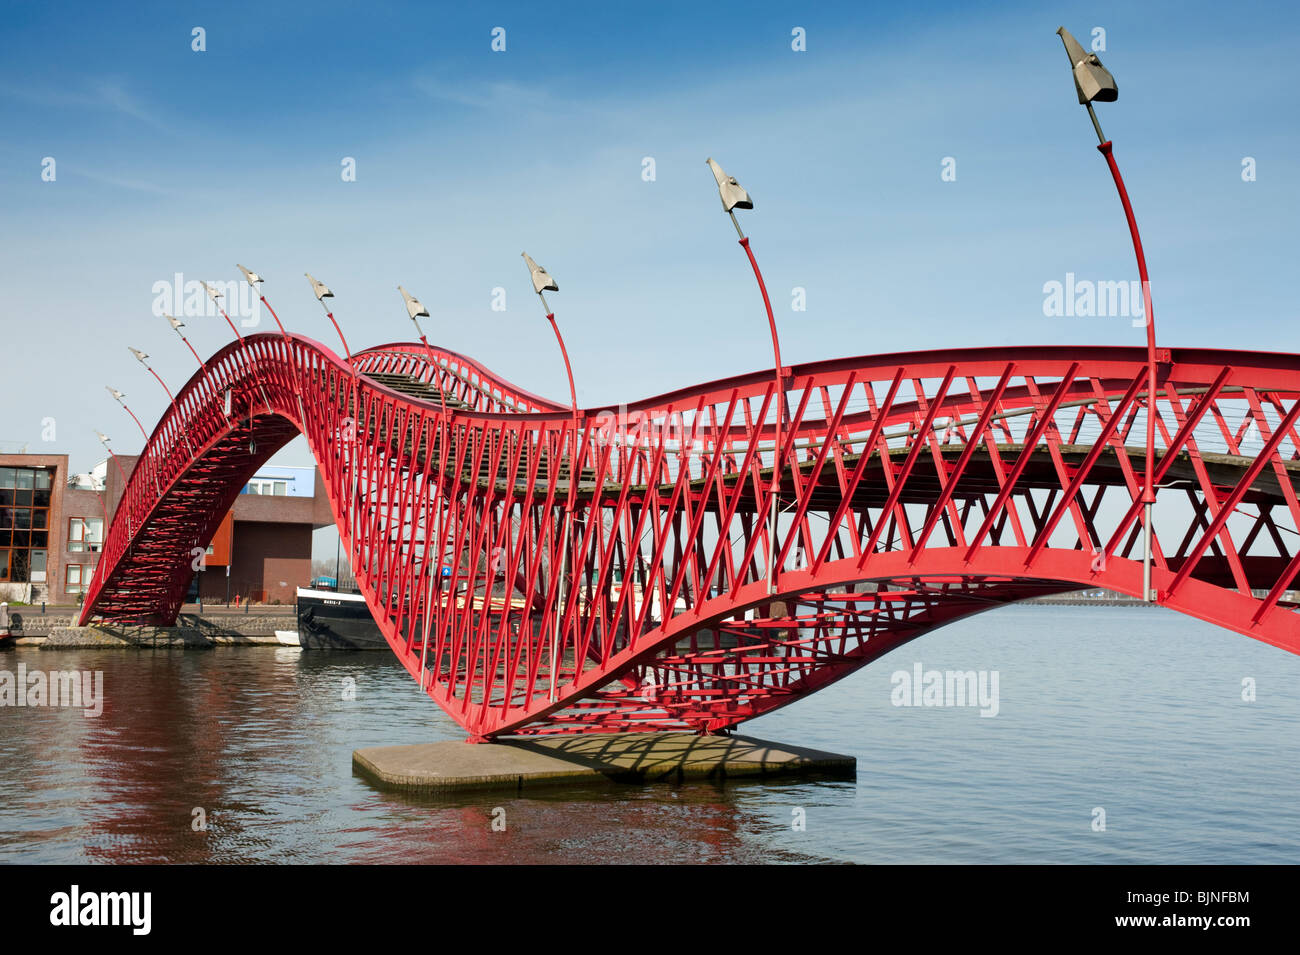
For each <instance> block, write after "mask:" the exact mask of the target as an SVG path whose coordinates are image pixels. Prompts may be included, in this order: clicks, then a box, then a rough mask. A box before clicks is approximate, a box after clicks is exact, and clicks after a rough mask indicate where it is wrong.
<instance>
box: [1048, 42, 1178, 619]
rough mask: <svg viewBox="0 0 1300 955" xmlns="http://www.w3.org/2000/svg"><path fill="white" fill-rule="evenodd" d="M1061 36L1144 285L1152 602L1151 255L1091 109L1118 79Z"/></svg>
mask: <svg viewBox="0 0 1300 955" xmlns="http://www.w3.org/2000/svg"><path fill="white" fill-rule="evenodd" d="M1056 32H1057V35H1059V36H1060V38H1061V42H1062V43H1063V44H1065V53H1066V55H1067V56H1068V57H1069V58H1070V67H1071V70H1072V72H1073V74H1074V90H1075V92H1076V93H1077V94H1078V96H1079V103H1080V105H1082V106H1085V107H1087V109H1088V118H1089V119H1091V120H1092V128H1093V129H1094V130H1096V132H1097V143H1098V145H1097V150H1098V151H1099V152H1100V153H1101V154H1102V155H1103V156H1104V157H1105V158H1106V165H1107V166H1108V167H1109V168H1110V174H1111V178H1113V179H1114V180H1115V190H1116V191H1117V192H1118V193H1119V201H1120V204H1121V205H1123V207H1124V218H1125V219H1127V220H1128V231H1129V236H1130V237H1131V238H1132V240H1133V252H1134V255H1136V257H1137V267H1138V278H1139V279H1140V280H1141V282H1142V307H1143V308H1144V309H1145V312H1144V314H1145V315H1146V332H1147V422H1146V424H1147V427H1146V466H1145V467H1144V468H1143V479H1142V599H1143V600H1145V601H1148V602H1150V601H1153V600H1155V599H1156V595H1154V594H1152V592H1151V547H1152V534H1151V508H1152V505H1153V504H1155V500H1156V489H1155V480H1154V478H1153V472H1154V468H1155V434H1156V430H1155V429H1156V425H1155V420H1156V317H1155V313H1154V312H1153V311H1152V308H1151V280H1150V278H1149V277H1148V276H1147V260H1146V255H1145V253H1143V251H1142V236H1141V235H1139V234H1138V227H1137V219H1136V218H1134V216H1133V206H1132V204H1131V203H1130V202H1129V198H1128V190H1127V189H1125V188H1124V180H1123V178H1122V177H1121V176H1120V174H1119V166H1118V165H1117V164H1116V162H1115V156H1114V155H1113V153H1112V152H1111V142H1110V140H1109V139H1107V138H1106V136H1105V134H1104V133H1102V131H1101V123H1100V122H1098V120H1097V113H1096V111H1095V110H1094V109H1093V108H1092V104H1093V103H1094V102H1097V103H1113V102H1115V101H1116V100H1117V99H1119V88H1118V87H1117V86H1116V85H1115V77H1113V76H1111V75H1110V72H1109V71H1108V70H1107V69H1106V68H1105V67H1104V66H1102V65H1101V60H1099V59H1098V58H1097V54H1096V53H1089V52H1087V51H1085V50H1084V49H1083V47H1082V46H1080V45H1079V41H1078V40H1076V39H1075V38H1074V37H1073V36H1071V35H1070V32H1069V31H1068V30H1066V29H1065V27H1060V28H1058V29H1057V31H1056Z"/></svg>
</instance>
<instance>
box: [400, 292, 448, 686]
mask: <svg viewBox="0 0 1300 955" xmlns="http://www.w3.org/2000/svg"><path fill="white" fill-rule="evenodd" d="M397 291H399V292H401V293H402V301H403V302H404V303H405V304H406V314H407V316H408V317H409V318H410V319H411V321H412V322H413V323H414V324H415V332H416V334H417V335H419V336H420V342H421V344H423V345H424V351H425V354H426V355H427V356H428V358H429V364H430V366H431V368H432V369H434V371H436V372H441V370H442V365H441V363H440V362H439V361H438V360H437V358H436V357H435V356H434V354H433V347H432V346H431V345H430V344H429V339H428V338H426V337H425V334H424V329H423V328H421V327H420V316H423V317H425V318H430V317H431V316H430V315H429V310H428V309H427V308H425V307H424V304H423V303H422V302H421V301H420V300H419V299H418V298H416V297H415V296H414V295H412V294H411V293H410V292H408V291H407V290H406V289H404V288H402V286H400V285H399V286H397ZM434 371H431V372H430V383H432V375H433V374H434ZM437 387H438V398H439V400H440V402H441V404H442V428H443V431H442V434H443V439H442V442H441V443H440V445H439V454H438V487H439V489H441V488H442V485H443V481H444V479H445V476H446V473H447V454H448V450H449V448H450V442H451V414H450V413H449V412H448V410H447V393H446V391H445V390H444V388H443V387H442V382H441V380H440V381H439V382H438V385H437ZM442 515H443V508H441V507H440V508H438V528H437V531H436V534H437V555H436V557H435V558H434V560H433V561H432V562H429V560H428V556H426V558H425V560H426V565H427V566H428V567H429V583H428V585H427V588H426V594H425V602H424V606H425V614H424V640H423V642H422V643H421V645H420V687H421V688H423V687H424V673H425V667H426V662H427V660H428V655H429V636H430V633H431V630H432V626H433V614H432V608H433V606H434V599H433V588H434V585H435V583H436V584H437V587H438V602H437V606H438V618H439V619H438V629H439V631H441V629H442V561H443V557H444V556H445V549H446V542H447V524H446V521H445V519H444V518H443V516H442ZM425 533H426V534H428V533H429V528H428V527H426V528H425ZM427 550H428V553H429V554H432V553H433V552H434V542H433V538H432V536H430V538H429V540H428V541H427Z"/></svg>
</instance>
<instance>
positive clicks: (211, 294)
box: [199, 278, 280, 453]
mask: <svg viewBox="0 0 1300 955" xmlns="http://www.w3.org/2000/svg"><path fill="white" fill-rule="evenodd" d="M258 281H259V282H260V281H261V279H260V278H259V279H258ZM199 284H200V285H202V286H203V290H204V291H205V292H207V293H208V298H210V299H212V304H213V305H215V306H217V311H218V312H220V313H221V317H222V318H224V319H225V320H226V324H227V325H229V326H230V330H231V331H232V332H234V333H235V338H237V339H238V340H239V344H241V345H242V344H244V336H243V335H241V334H240V333H239V328H238V327H237V326H236V325H235V323H234V322H232V321H231V320H230V316H229V315H227V314H226V310H225V309H224V308H222V306H221V293H220V292H218V291H217V290H216V289H214V288H213V287H212V286H211V285H209V284H208V283H207V282H200V283H199ZM253 288H254V289H255V290H256V288H257V286H256V285H254V286H253ZM279 321H280V320H279V319H278V318H277V319H276V323H277V324H278V323H279ZM257 390H258V392H259V393H260V394H261V395H262V403H263V404H264V405H265V406H266V413H267V414H270V413H271V399H270V398H268V397H267V396H266V389H265V388H263V387H262V381H261V379H260V378H259V379H258V381H257ZM248 429H249V432H250V434H251V432H252V430H253V409H252V407H249V409H248ZM252 450H253V443H252V438H251V437H250V439H249V452H250V453H252Z"/></svg>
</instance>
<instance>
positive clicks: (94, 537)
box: [68, 517, 104, 554]
mask: <svg viewBox="0 0 1300 955" xmlns="http://www.w3.org/2000/svg"><path fill="white" fill-rule="evenodd" d="M103 548H104V519H103V518H101V517H70V518H68V551H69V552H70V553H73V554H80V553H83V552H89V553H91V554H98V553H99V552H100V551H101V550H103Z"/></svg>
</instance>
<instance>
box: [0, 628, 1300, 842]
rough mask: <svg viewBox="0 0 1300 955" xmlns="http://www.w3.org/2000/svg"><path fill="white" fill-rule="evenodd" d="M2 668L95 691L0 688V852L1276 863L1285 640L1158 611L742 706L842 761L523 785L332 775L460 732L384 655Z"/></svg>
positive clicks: (1295, 760) (1289, 793) (758, 731)
mask: <svg viewBox="0 0 1300 955" xmlns="http://www.w3.org/2000/svg"><path fill="white" fill-rule="evenodd" d="M20 664H23V665H24V666H25V668H26V670H28V671H34V670H41V671H44V672H48V671H50V670H55V669H58V670H65V671H66V670H70V669H87V670H99V671H102V673H103V686H104V696H105V700H106V702H105V704H104V708H103V712H102V714H101V715H99V716H98V717H90V716H87V715H85V714H84V713H83V712H81V711H77V710H70V709H65V708H54V707H48V706H46V707H40V708H32V707H24V708H16V707H8V706H5V707H0V862H72V863H78V862H92V863H93V862H104V863H118V862H326V863H350V862H363V863H416V862H431V863H459V862H470V863H520V862H523V863H589V862H618V863H627V862H632V863H635V862H642V863H674V864H680V863H702V862H810V861H811V862H822V861H825V862H887V863H903V862H919V863H933V862H972V863H985V862H1087V863H1165V862H1179V863H1240V862H1251V863H1254V862H1274V863H1279V862H1280V863H1295V862H1300V802H1298V801H1297V800H1296V799H1295V798H1294V794H1295V793H1296V791H1297V788H1298V786H1297V784H1298V783H1300V734H1297V732H1296V729H1297V726H1300V657H1295V656H1292V655H1290V654H1288V653H1286V652H1284V651H1282V650H1278V649H1275V648H1272V647H1268V646H1265V645H1263V644H1260V643H1258V642H1256V641H1253V640H1249V639H1247V638H1245V637H1240V636H1237V635H1235V634H1232V633H1228V632H1226V631H1223V630H1219V629H1217V628H1215V627H1212V626H1210V625H1208V624H1203V623H1199V622H1197V621H1193V620H1190V619H1187V618H1184V617H1180V616H1177V615H1175V614H1173V613H1170V612H1167V611H1163V610H1155V609H1147V608H1141V607H1127V608H1090V607H1049V606H1041V605H1040V606H1021V607H1008V608H1003V609H1001V610H997V611H993V612H990V613H986V614H983V615H981V616H978V617H974V618H971V619H969V620H966V621H963V622H960V623H957V624H954V625H952V626H949V627H946V628H944V629H941V630H939V631H936V632H935V633H933V634H931V635H929V636H927V637H923V638H921V639H920V640H917V641H914V642H913V643H912V644H910V645H907V646H904V647H902V648H901V649H899V650H897V651H895V652H894V653H893V654H891V655H889V656H886V657H885V658H884V659H882V660H880V661H877V662H876V663H875V664H873V665H872V666H870V667H868V668H867V669H866V670H864V671H861V672H859V673H857V674H856V675H854V676H852V677H850V678H848V679H846V680H843V681H841V682H840V683H838V684H836V685H834V686H832V687H829V688H828V689H826V690H824V691H822V692H820V693H818V694H816V695H815V696H812V697H810V698H809V699H807V700H804V701H802V702H800V703H797V704H795V705H793V706H790V707H787V708H786V709H784V710H781V711H778V712H776V713H773V714H771V715H769V716H766V717H763V718H761V719H759V720H756V721H754V722H752V723H750V724H748V726H747V727H746V728H745V730H744V732H745V733H747V734H748V735H751V736H757V737H760V738H765V739H773V740H780V741H783V742H791V743H799V744H803V745H807V746H813V747H817V748H821V749H829V750H833V751H836V752H841V753H850V754H852V755H854V756H856V757H857V759H858V770H857V778H856V780H833V779H827V780H807V781H795V782H769V783H755V782H747V783H732V784H725V785H713V784H707V783H690V784H682V785H662V784H660V785H649V786H613V785H606V786H598V787H591V788H587V789H582V790H577V791H574V790H563V791H550V792H546V791H539V792H538V793H537V794H534V795H530V796H528V797H526V798H520V797H517V796H514V795H511V796H504V795H499V794H476V795H473V796H463V797H459V798H457V799H454V800H450V801H449V800H432V799H413V798H408V797H403V796H399V795H393V794H389V793H383V792H380V791H377V790H375V789H373V788H372V787H371V786H370V785H369V784H367V783H366V782H365V781H364V780H362V779H361V778H359V777H355V776H353V774H352V769H351V753H352V750H353V749H354V748H357V747H363V746H376V745H384V744H397V743H415V742H425V741H429V740H438V739H460V738H463V736H464V734H463V733H462V732H460V731H459V730H458V729H457V727H456V726H455V725H454V724H453V723H452V722H451V721H450V720H449V719H447V718H446V717H444V716H442V715H441V713H440V711H439V710H438V709H437V707H436V706H435V705H434V704H433V703H432V702H430V701H429V700H427V699H423V698H421V697H420V695H419V694H418V693H417V691H416V689H415V686H414V684H413V682H412V681H411V679H410V678H409V677H408V676H407V675H406V673H405V672H404V671H403V670H402V669H401V667H400V666H399V665H398V664H397V662H396V660H394V659H392V658H390V657H389V656H388V655H387V654H341V653H311V652H309V653H303V652H300V651H297V650H289V649H277V648H229V649H219V650H212V651H208V652H196V651H188V652H186V651H168V650H159V651H141V652H135V651H100V652H92V651H85V652H61V653H49V652H41V651H39V650H35V649H21V650H11V651H7V652H0V671H3V670H8V671H10V672H13V673H16V672H17V670H18V667H19V665H20ZM918 664H919V665H920V668H921V672H922V674H923V676H922V682H923V684H924V683H925V681H926V679H927V678H926V677H925V676H924V674H925V673H926V672H927V671H931V670H937V671H946V670H954V671H976V673H977V675H979V674H983V676H984V678H985V680H986V682H985V683H984V686H985V688H986V690H987V691H988V692H990V693H991V692H992V689H993V686H994V684H993V682H992V678H993V677H994V676H996V680H997V683H996V688H997V694H996V715H993V716H981V707H980V706H978V705H976V706H970V705H929V706H927V705H919V706H918V705H910V706H902V705H897V704H899V703H901V702H903V701H904V699H905V700H906V701H907V702H911V703H915V702H916V701H918V700H920V702H922V703H924V702H925V697H924V695H919V694H918V695H913V691H912V690H911V689H910V688H908V687H906V686H904V685H903V678H902V677H901V676H897V677H896V676H895V674H896V673H902V672H905V673H907V674H908V677H909V678H911V677H912V676H913V675H914V673H915V671H916V667H917V665H918ZM1252 688H1253V696H1254V699H1253V700H1248V699H1243V696H1247V697H1249V696H1251V695H1252V693H1251V690H1252ZM351 691H354V692H351ZM935 693H936V694H939V691H938V690H936V691H935ZM939 695H942V694H939ZM932 702H939V700H938V699H937V697H936V696H934V695H933V694H932ZM946 702H948V703H957V702H958V701H957V700H956V699H954V698H952V697H947V698H946ZM968 702H969V701H968ZM977 702H978V701H977ZM983 711H984V712H990V713H991V712H992V711H993V707H992V706H991V705H985V706H984V707H983ZM200 817H201V818H202V819H204V820H206V830H204V829H202V828H196V826H197V822H196V820H198V819H199V818H200ZM494 820H503V821H504V823H505V828H504V831H497V829H494V827H493V822H494ZM1103 822H1104V828H1102V823H1103ZM498 828H499V825H498Z"/></svg>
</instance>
